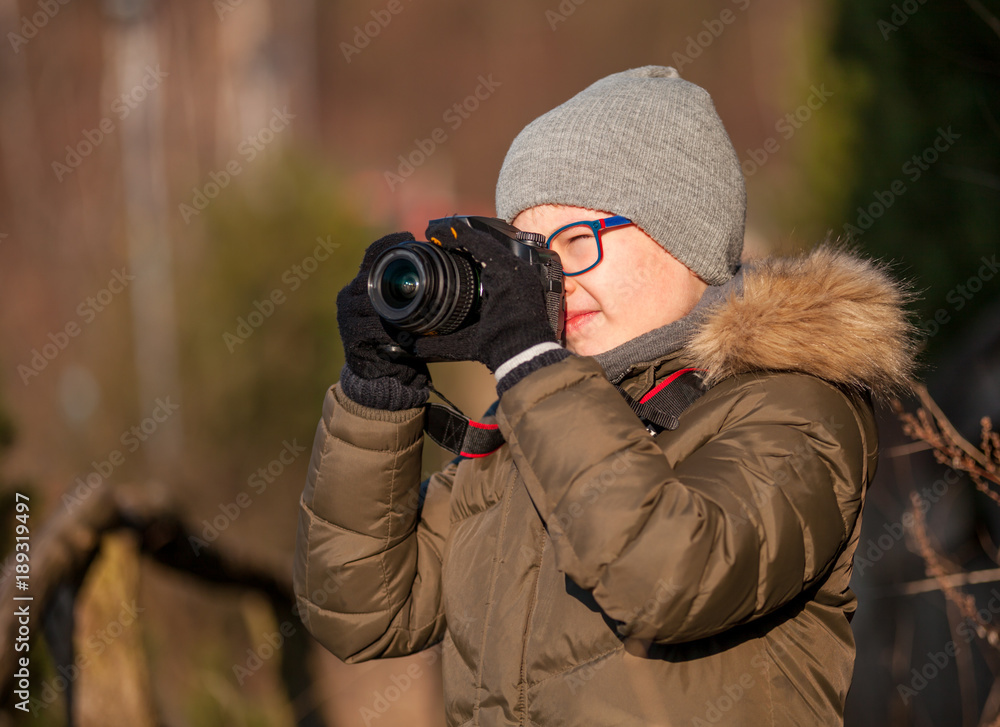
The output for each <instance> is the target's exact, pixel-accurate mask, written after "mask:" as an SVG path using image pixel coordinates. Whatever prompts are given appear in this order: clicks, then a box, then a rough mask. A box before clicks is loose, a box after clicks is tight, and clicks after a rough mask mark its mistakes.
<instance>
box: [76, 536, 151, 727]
mask: <svg viewBox="0 0 1000 727" xmlns="http://www.w3.org/2000/svg"><path fill="white" fill-rule="evenodd" d="M138 586H139V547H138V545H137V543H136V541H135V537H134V536H133V535H132V534H131V533H112V534H108V535H105V536H104V537H103V539H102V543H101V548H100V551H99V554H98V556H97V558H96V559H95V560H94V563H93V565H92V566H91V567H90V570H89V571H88V573H87V577H86V579H85V580H84V582H83V587H82V588H81V589H80V592H79V594H78V599H77V606H76V619H77V629H76V634H75V636H74V639H73V640H74V647H75V648H74V652H75V653H76V655H77V656H76V664H77V665H78V666H79V668H80V676H79V679H78V682H79V684H78V688H77V689H76V693H75V702H76V703H75V710H74V711H75V714H74V720H73V723H74V725H78V727H119V726H120V727H153V726H154V725H155V720H154V717H153V714H154V710H153V705H152V699H151V696H150V689H149V672H148V670H147V668H146V655H145V651H144V649H143V645H142V629H141V623H142V622H141V619H140V614H141V613H142V607H141V606H139V605H138V604H137V601H136V594H137V592H138Z"/></svg>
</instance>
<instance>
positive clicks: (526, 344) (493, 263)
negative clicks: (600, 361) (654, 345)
mask: <svg viewBox="0 0 1000 727" xmlns="http://www.w3.org/2000/svg"><path fill="white" fill-rule="evenodd" d="M426 234H427V239H428V240H430V241H432V242H437V243H439V244H440V245H441V246H442V247H444V248H446V249H462V250H465V251H467V252H468V253H469V254H470V255H471V256H472V257H473V258H474V259H475V260H476V261H477V262H479V263H480V265H481V266H482V267H481V269H480V278H481V281H482V288H483V299H482V301H481V303H480V315H479V320H478V321H476V322H475V323H473V324H471V325H468V326H465V327H464V328H460V329H459V330H457V331H455V332H454V333H450V334H448V335H444V336H419V337H417V339H416V341H415V342H414V344H413V351H414V353H415V354H416V355H417V356H418V357H420V358H426V359H437V360H443V361H479V362H481V363H484V364H486V366H487V368H489V370H490V371H492V372H493V374H494V375H495V376H496V378H497V392H498V393H500V394H502V393H503V392H504V391H506V390H507V389H509V388H510V387H512V386H513V385H514V384H516V383H517V382H518V381H520V380H521V379H522V378H524V377H525V376H527V375H528V374H529V373H531V372H532V371H535V370H537V369H539V368H542V367H543V366H547V365H549V364H552V363H555V362H557V361H561V360H562V359H564V358H566V357H567V356H569V355H570V354H569V352H568V351H566V349H564V348H563V347H562V346H561V345H559V343H558V342H557V341H556V336H555V332H554V331H553V330H552V326H551V325H550V324H549V319H548V314H547V312H546V307H545V293H544V290H543V287H542V281H541V278H540V277H539V275H538V273H537V272H536V271H535V270H534V269H533V268H532V267H531V266H530V265H529V264H528V263H526V262H524V261H522V260H520V259H518V257H517V256H516V255H514V253H512V252H511V251H510V250H509V249H507V248H506V247H505V246H504V245H503V244H502V243H501V242H498V241H497V240H495V239H494V238H493V237H492V236H490V235H489V234H488V233H485V232H480V231H479V230H474V229H472V228H471V227H469V226H468V225H466V224H465V223H463V222H461V221H458V220H455V221H453V222H449V221H445V222H443V223H439V224H438V225H436V226H434V227H430V228H428V229H427V233H426Z"/></svg>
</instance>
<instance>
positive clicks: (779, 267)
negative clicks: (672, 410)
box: [595, 245, 917, 398]
mask: <svg viewBox="0 0 1000 727" xmlns="http://www.w3.org/2000/svg"><path fill="white" fill-rule="evenodd" d="M910 298H911V294H910V293H909V291H908V290H907V288H906V287H905V286H904V285H902V284H901V283H899V282H897V281H895V280H894V279H893V278H892V277H891V276H890V275H889V273H888V270H887V269H886V266H885V265H882V264H878V263H875V262H872V261H870V260H867V259H865V258H863V257H861V256H860V255H858V254H856V253H853V252H850V251H847V250H843V249H838V248H835V247H832V246H830V245H822V246H820V247H818V248H816V249H814V250H813V251H812V252H810V253H807V254H804V255H800V256H797V257H789V258H767V259H762V260H758V261H755V262H752V263H750V264H748V265H746V266H744V268H743V269H741V271H740V273H739V274H737V276H736V277H734V278H733V280H731V281H730V282H729V283H726V284H724V285H721V286H717V287H712V288H709V289H708V290H707V291H706V292H705V295H704V296H703V297H702V300H701V301H700V302H699V303H698V305H697V306H696V307H695V308H694V310H692V311H691V313H689V314H688V315H687V316H685V317H684V318H682V319H680V320H679V321H675V322H674V323H671V324H669V325H667V326H663V327H662V328H658V329H656V330H654V331H650V332H649V333H646V334H643V335H642V336H638V337H637V338H634V339H632V340H631V341H628V342H627V343H625V344H623V345H621V346H618V347H617V348H615V349H612V350H611V351H608V352H606V353H603V354H599V355H598V356H596V357H595V358H596V359H597V360H598V361H599V362H600V363H601V365H602V366H603V367H604V369H605V374H606V375H607V376H608V379H609V380H611V381H612V382H613V383H620V384H621V385H622V386H623V387H624V388H626V390H628V391H630V393H632V392H633V391H638V390H640V389H642V388H643V387H645V388H646V389H647V390H648V388H651V387H652V385H653V384H654V383H655V382H656V381H657V380H658V379H660V378H662V377H663V376H665V375H666V374H668V373H671V372H673V371H676V370H677V369H680V368H683V367H686V366H693V367H697V368H700V369H704V370H705V373H704V374H703V378H704V379H705V382H706V383H707V384H708V385H713V384H715V383H717V382H718V381H720V380H722V379H725V378H728V377H730V376H734V375H737V374H743V373H751V372H761V371H797V372H801V373H807V374H812V375H814V376H818V377H820V378H823V379H826V380H828V381H831V382H833V383H835V384H838V385H842V386H846V387H848V388H851V389H855V390H859V391H869V392H871V393H872V394H874V395H875V396H877V397H879V398H887V397H889V396H891V395H893V394H896V393H899V392H901V391H905V390H906V389H907V388H908V387H909V382H910V379H911V377H912V375H913V370H914V366H915V364H914V356H915V352H916V347H917V346H916V337H915V328H914V326H913V325H912V323H911V322H910V321H909V318H908V315H907V313H906V311H905V308H904V306H905V304H906V302H907V301H908V300H910Z"/></svg>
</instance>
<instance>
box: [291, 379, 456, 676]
mask: <svg viewBox="0 0 1000 727" xmlns="http://www.w3.org/2000/svg"><path fill="white" fill-rule="evenodd" d="M423 423H424V413H423V409H407V410H403V411H382V410H378V409H369V408H368V407H364V406H361V405H359V404H356V403H355V402H353V401H352V400H350V399H348V398H347V397H346V396H345V395H344V394H343V393H342V392H341V391H340V387H339V385H337V386H334V387H332V388H331V389H330V390H329V392H328V393H327V396H326V400H325V401H324V404H323V416H322V419H321V421H320V422H319V426H318V427H317V430H316V438H315V440H314V442H313V450H312V458H311V460H310V463H309V473H308V477H307V479H306V486H305V490H304V491H303V493H302V499H301V502H300V513H299V526H298V535H297V539H296V549H295V569H294V577H293V581H294V586H295V595H296V602H297V608H298V613H299V617H300V618H301V619H302V622H303V623H304V624H305V626H306V628H307V629H308V630H309V631H310V632H311V633H312V635H313V636H314V637H315V638H316V640H317V641H319V642H320V643H321V644H323V646H325V647H326V648H327V649H329V650H330V651H331V652H333V653H334V654H335V655H336V656H338V657H339V658H340V659H342V660H344V661H347V662H358V661H365V660H368V659H373V658H376V657H382V656H402V655H405V654H411V653H413V652H415V651H419V650H421V649H423V648H426V647H427V646H430V645H431V644H434V643H435V642H437V641H438V640H440V639H441V637H442V636H443V634H444V628H445V619H444V614H443V611H442V607H441V557H442V553H443V549H444V542H445V539H446V537H447V533H448V525H449V499H450V494H451V481H452V477H453V476H454V471H455V465H454V464H452V465H449V466H448V467H447V468H445V469H444V470H443V471H441V472H439V473H437V474H435V475H433V476H432V477H431V478H430V479H429V480H428V481H427V482H426V491H425V495H424V496H423V497H421V483H420V473H421V453H422V449H423Z"/></svg>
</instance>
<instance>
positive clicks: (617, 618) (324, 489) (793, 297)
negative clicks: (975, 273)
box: [294, 248, 912, 727]
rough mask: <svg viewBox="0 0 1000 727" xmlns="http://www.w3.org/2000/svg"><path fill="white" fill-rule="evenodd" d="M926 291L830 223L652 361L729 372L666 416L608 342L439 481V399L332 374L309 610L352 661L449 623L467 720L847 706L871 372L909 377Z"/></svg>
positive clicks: (508, 410)
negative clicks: (427, 455)
mask: <svg viewBox="0 0 1000 727" xmlns="http://www.w3.org/2000/svg"><path fill="white" fill-rule="evenodd" d="M904 297H905V296H904V294H903V293H902V292H901V291H900V289H899V288H898V287H897V286H896V285H895V284H894V283H892V282H891V281H890V280H889V278H888V277H887V276H886V275H885V274H884V273H883V271H882V270H881V269H879V268H878V267H876V266H873V265H871V264H870V263H867V262H865V261H863V260H860V259H858V258H855V257H853V256H851V255H849V254H846V253H841V252H835V251H831V250H829V249H825V248H822V249H820V250H819V251H818V252H815V253H813V254H812V255H811V256H808V257H805V258H798V259H787V260H772V261H766V262H764V263H761V264H758V265H756V266H754V267H753V268H752V269H750V270H747V272H746V273H745V275H744V281H743V292H742V295H735V294H734V295H730V296H729V297H728V298H726V299H725V300H723V301H722V302H720V303H718V304H717V305H715V306H713V307H712V309H711V310H710V312H709V313H708V314H707V315H706V316H704V319H703V320H701V321H700V322H699V324H698V326H697V330H696V332H695V333H694V335H693V336H692V337H691V338H690V340H689V341H688V342H687V343H686V345H685V346H684V347H683V348H682V349H680V350H677V351H674V352H672V353H669V354H667V355H664V356H660V357H658V358H656V359H655V360H650V361H641V362H636V364H635V365H634V366H632V367H631V370H630V371H629V372H628V375H627V376H626V377H625V379H624V380H623V381H622V382H621V386H622V388H624V389H625V390H626V391H627V392H628V393H629V394H630V395H631V396H632V397H633V398H636V399H637V398H639V397H640V396H642V395H643V394H644V393H646V392H648V391H650V390H651V389H652V388H653V387H654V386H655V385H656V384H657V383H658V382H660V381H663V380H664V379H665V378H666V377H667V376H668V375H670V374H671V373H673V372H675V371H677V370H678V369H680V368H682V367H687V366H698V367H700V368H703V369H706V370H707V374H706V378H707V382H708V384H710V385H711V388H710V389H709V390H708V391H707V393H705V394H704V395H703V396H702V397H701V398H699V399H698V400H697V401H696V402H694V404H692V405H691V406H690V407H689V408H688V409H687V410H686V411H685V412H684V414H683V415H682V416H681V417H680V425H679V426H678V428H677V429H675V430H673V431H662V432H660V433H659V434H656V435H655V436H653V435H651V434H650V433H649V432H648V431H647V429H646V427H645V426H644V425H643V423H642V422H641V421H640V420H639V419H638V418H637V417H636V415H635V414H634V413H633V412H632V410H631V409H630V408H629V407H628V405H627V404H626V403H625V401H624V399H623V398H622V396H621V395H620V394H619V393H618V392H617V391H616V390H615V388H614V387H613V386H612V384H611V383H609V381H608V380H607V378H606V377H605V373H604V371H603V369H602V368H601V366H599V365H598V364H597V363H596V362H595V360H594V359H592V358H586V357H577V356H573V357H570V358H568V359H566V360H564V361H562V362H560V363H557V364H553V365H550V366H547V367H545V368H543V369H541V370H539V371H536V372H534V373H532V374H530V375H529V376H527V377H526V378H524V379H523V380H521V381H520V382H519V383H517V384H516V385H515V386H514V387H512V388H511V389H510V390H508V391H507V392H505V393H504V394H503V396H502V398H501V400H500V403H499V408H498V410H497V413H496V422H497V424H499V428H500V431H501V432H502V434H503V436H504V439H505V441H506V444H505V445H504V446H503V447H501V448H500V449H499V450H498V451H496V452H495V453H493V454H490V455H488V456H485V457H481V458H470V459H462V460H461V461H458V462H455V463H452V464H451V465H449V466H448V467H447V468H445V469H444V470H443V471H441V472H439V473H437V474H435V475H433V476H432V477H430V479H429V481H428V482H427V483H426V484H425V489H424V490H423V491H422V490H421V483H420V480H421V449H422V426H423V417H424V414H423V410H422V409H411V410H404V411H395V412H394V411H380V410H375V409H370V408H367V407H364V406H361V405H359V404H357V403H355V402H353V401H352V400H350V399H348V398H347V397H345V396H344V395H343V393H342V392H341V391H340V390H339V387H338V386H334V387H333V388H332V389H331V390H330V392H329V393H328V395H327V398H326V401H325V403H324V407H323V416H322V421H321V422H320V424H319V427H318V430H317V434H316V440H315V443H314V447H313V453H312V461H311V463H310V472H309V477H308V480H307V483H306V487H305V491H304V493H303V495H302V500H301V517H300V523H299V533H298V548H297V557H296V563H295V574H294V580H295V588H296V593H297V597H298V607H299V614H300V616H301V618H302V620H303V622H304V623H305V624H306V626H307V627H308V629H309V630H310V631H311V633H312V634H313V635H314V636H315V637H316V639H317V640H318V641H319V642H320V643H321V644H323V645H324V646H325V647H326V648H328V649H329V650H330V651H332V652H333V653H334V654H336V655H337V656H338V657H340V658H341V659H343V660H345V661H348V662H359V661H364V660H367V659H373V658H379V657H391V656H400V655H404V654H411V653H413V652H416V651H419V650H421V649H424V648H427V647H428V646H430V645H432V644H435V643H437V642H439V641H442V640H443V647H442V648H443V651H442V668H443V674H444V689H445V695H444V697H445V705H446V715H447V722H448V724H449V725H544V726H545V727H555V726H556V725H692V724H693V725H698V724H702V725H707V724H746V725H807V724H808V725H819V724H823V725H829V724H840V723H842V721H843V710H844V700H845V698H846V695H847V691H848V688H849V686H850V682H851V675H852V669H853V662H854V641H853V637H852V634H851V628H850V625H849V621H850V619H851V616H852V614H853V612H854V610H855V607H856V599H855V596H854V594H853V593H852V591H851V589H850V587H849V583H850V577H851V561H852V558H853V556H854V551H855V547H856V544H857V541H858V535H859V532H860V528H861V511H862V505H863V502H864V497H865V491H866V488H867V486H868V484H869V483H870V482H871V480H872V477H873V475H874V472H875V466H876V461H877V455H878V447H877V432H876V427H875V422H874V417H873V413H872V405H871V397H872V395H873V394H875V395H884V394H886V393H888V392H891V391H892V390H893V389H894V388H896V387H899V386H901V385H903V384H904V383H905V381H906V380H907V378H908V376H909V373H910V366H911V352H912V346H911V344H910V343H909V341H908V334H909V328H908V324H907V322H906V318H905V315H904V314H903V313H902V309H901V302H902V301H903V299H904Z"/></svg>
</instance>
